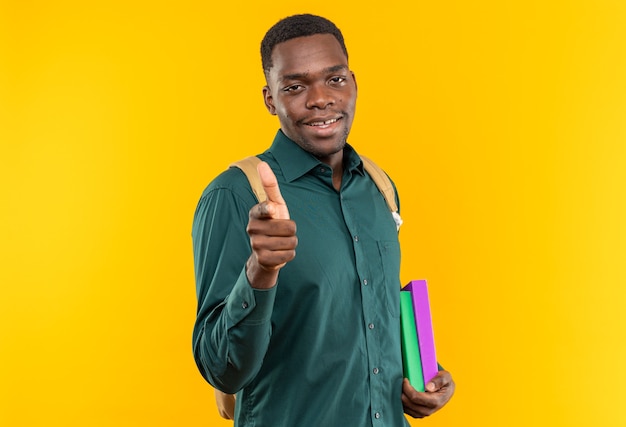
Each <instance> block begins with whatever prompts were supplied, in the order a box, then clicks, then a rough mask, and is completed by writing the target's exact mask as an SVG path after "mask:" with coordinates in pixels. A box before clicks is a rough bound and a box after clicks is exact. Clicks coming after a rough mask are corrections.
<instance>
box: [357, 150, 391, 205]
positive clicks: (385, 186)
mask: <svg viewBox="0 0 626 427" xmlns="http://www.w3.org/2000/svg"><path fill="white" fill-rule="evenodd" d="M360 157H361V160H363V167H365V170H366V171H367V173H368V174H369V175H370V177H371V178H372V180H373V181H374V183H375V184H376V187H378V190H379V191H380V192H381V193H382V195H383V197H384V198H385V201H386V202H387V206H389V210H390V211H391V212H398V205H397V204H396V191H395V190H394V188H393V184H391V180H390V179H389V177H388V176H387V174H386V173H385V171H383V170H382V169H381V168H380V167H379V166H378V165H377V164H376V163H374V162H373V161H372V160H370V159H369V158H367V157H365V156H360Z"/></svg>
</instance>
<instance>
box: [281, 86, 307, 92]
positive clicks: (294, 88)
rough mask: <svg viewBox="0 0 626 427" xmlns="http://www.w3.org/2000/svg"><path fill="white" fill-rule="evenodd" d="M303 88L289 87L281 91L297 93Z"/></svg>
mask: <svg viewBox="0 0 626 427" xmlns="http://www.w3.org/2000/svg"><path fill="white" fill-rule="evenodd" d="M302 88H303V86H302V85H291V86H287V87H286V88H284V89H283V91H284V92H297V91H299V90H301V89H302Z"/></svg>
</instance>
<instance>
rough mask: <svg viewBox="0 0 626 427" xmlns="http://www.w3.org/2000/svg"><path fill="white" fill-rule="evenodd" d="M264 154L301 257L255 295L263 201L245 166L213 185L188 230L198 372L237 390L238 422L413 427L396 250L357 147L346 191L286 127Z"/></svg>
mask: <svg viewBox="0 0 626 427" xmlns="http://www.w3.org/2000/svg"><path fill="white" fill-rule="evenodd" d="M259 157H261V158H262V159H263V160H265V161H266V162H268V163H269V165H270V166H271V168H272V169H273V171H274V173H275V174H276V177H277V179H278V183H279V186H280V189H281V192H282V195H283V198H284V199H285V201H286V203H287V206H288V208H289V213H290V216H291V219H293V220H294V221H295V222H296V225H297V236H298V247H297V249H296V257H295V259H293V260H292V261H291V262H289V263H287V265H286V266H285V267H283V268H282V269H281V270H280V273H279V278H278V283H277V285H276V286H275V287H273V288H272V289H269V290H255V289H253V288H252V287H251V286H250V283H249V282H248V280H247V278H246V274H245V263H246V260H247V259H248V257H249V256H250V253H251V248H250V241H249V237H248V235H247V233H246V225H247V223H248V211H249V210H250V208H251V207H252V206H253V205H255V204H256V203H257V201H256V199H255V197H254V195H253V193H252V191H251V190H250V186H249V184H248V181H247V179H246V178H245V176H244V175H243V173H242V172H241V171H240V170H239V169H237V168H231V169H229V170H227V171H225V172H223V173H222V174H221V175H219V176H218V177H217V178H216V179H215V180H214V181H213V182H211V184H210V185H209V186H208V187H207V189H206V190H205V191H204V193H203V195H202V197H201V199H200V202H199V204H198V207H197V209H196V213H195V217H194V222H193V231H192V236H193V249H194V260H195V271H196V285H197V297H198V312H197V319H196V324H195V327H194V332H193V351H194V357H195V360H196V363H197V365H198V367H199V370H200V372H201V373H202V375H203V376H204V377H205V378H206V379H207V381H209V382H210V383H211V384H212V385H214V386H215V387H216V388H218V389H221V390H223V391H225V392H227V393H234V392H238V394H237V407H236V413H235V418H236V421H235V423H236V425H238V426H255V427H266V426H267V427H283V426H284V427H294V426H306V427H309V426H310V427H335V426H336V427H362V426H394V427H399V426H407V425H408V423H407V422H406V420H405V418H404V415H403V409H402V402H401V392H402V356H401V349H400V321H399V316H400V303H399V290H400V280H399V270H400V248H399V243H398V235H397V229H396V225H395V222H394V220H393V218H392V216H391V213H390V211H389V208H388V207H387V205H386V203H385V201H384V199H383V196H382V195H381V193H380V192H379V191H378V189H377V187H376V185H375V184H374V182H373V181H372V180H371V179H370V177H369V176H368V175H367V173H366V172H365V171H364V169H363V164H362V162H361V159H360V158H359V156H358V154H357V153H356V152H355V151H354V150H353V149H352V147H350V146H346V148H345V151H344V165H345V166H344V173H343V178H342V182H341V188H340V190H339V191H337V190H335V188H334V187H333V181H332V171H331V169H330V168H329V167H328V166H327V165H325V164H323V163H321V162H320V161H319V160H318V159H317V158H315V157H314V156H312V155H311V154H309V153H307V152H305V151H304V150H302V149H301V148H300V147H299V146H298V145H296V144H295V143H294V142H293V141H291V140H290V139H288V138H287V137H286V136H285V135H284V134H283V133H282V132H281V131H279V132H278V134H277V136H276V138H275V139H274V143H273V144H272V146H271V147H270V149H269V150H268V151H266V152H265V153H263V154H261V155H260V156H259Z"/></svg>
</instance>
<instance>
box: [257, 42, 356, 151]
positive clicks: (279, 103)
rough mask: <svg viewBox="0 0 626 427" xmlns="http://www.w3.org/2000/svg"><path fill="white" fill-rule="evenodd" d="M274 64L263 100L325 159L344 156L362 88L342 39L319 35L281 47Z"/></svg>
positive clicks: (283, 124)
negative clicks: (343, 47)
mask: <svg viewBox="0 0 626 427" xmlns="http://www.w3.org/2000/svg"><path fill="white" fill-rule="evenodd" d="M272 63H273V66H272V68H271V69H270V72H269V75H268V76H267V86H265V87H264V88H263V96H264V98H265V105H266V106H267V109H268V110H269V112H270V113H271V114H276V115H278V119H279V121H280V126H281V129H282V130H283V132H284V133H285V135H287V136H288V137H289V138H290V139H292V140H293V141H294V142H295V143H296V144H298V145H299V146H300V147H302V148H303V149H304V150H306V151H308V152H309V153H311V154H313V155H315V156H316V157H318V158H320V159H322V160H330V158H331V157H332V156H333V155H334V154H337V153H340V152H342V150H343V147H344V145H345V143H346V138H347V137H348V133H349V132H350V127H351V125H352V120H353V117H354V109H355V103H356V93H357V90H356V81H355V79H354V73H352V71H350V69H349V68H348V59H347V58H346V55H345V54H344V53H343V50H342V49H341V46H340V45H339V42H338V41H337V39H336V38H335V37H334V36H333V35H331V34H315V35H312V36H306V37H298V38H295V39H291V40H288V41H286V42H282V43H279V44H277V45H276V46H275V47H274V50H273V52H272ZM340 156H341V155H340Z"/></svg>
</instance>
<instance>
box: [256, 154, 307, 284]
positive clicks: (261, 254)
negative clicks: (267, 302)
mask: <svg viewBox="0 0 626 427" xmlns="http://www.w3.org/2000/svg"><path fill="white" fill-rule="evenodd" d="M257 171H258V173H259V177H260V178H261V183H262V185H263V188H264V190H265V193H266V194H267V200H265V201H263V202H261V203H259V204H257V205H255V206H254V207H252V209H250V215H249V218H248V228H247V232H248V235H249V236H250V246H251V247H252V254H251V255H250V258H249V259H248V262H247V264H246V274H247V276H248V281H249V282H250V284H251V285H252V287H254V288H263V289H267V288H271V287H273V286H274V285H275V284H276V281H277V280H278V272H279V270H280V269H281V268H282V267H284V266H285V264H286V263H288V262H289V261H291V260H292V259H293V258H294V257H295V256H296V246H297V245H298V238H297V237H296V223H295V222H294V221H292V220H291V219H290V217H289V210H288V209H287V203H285V199H283V196H282V194H281V192H280V188H279V187H278V181H277V180H276V176H275V175H274V172H272V169H271V168H270V167H269V165H268V164H267V163H265V162H261V163H260V164H259V165H258V166H257Z"/></svg>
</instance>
